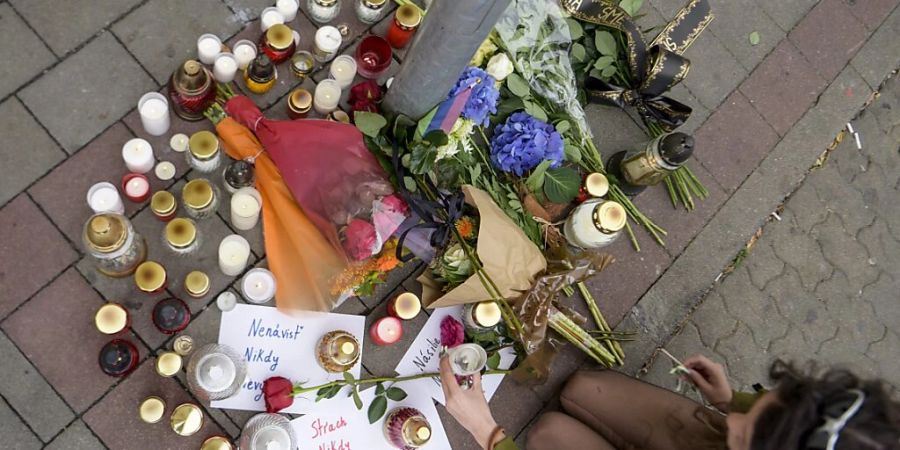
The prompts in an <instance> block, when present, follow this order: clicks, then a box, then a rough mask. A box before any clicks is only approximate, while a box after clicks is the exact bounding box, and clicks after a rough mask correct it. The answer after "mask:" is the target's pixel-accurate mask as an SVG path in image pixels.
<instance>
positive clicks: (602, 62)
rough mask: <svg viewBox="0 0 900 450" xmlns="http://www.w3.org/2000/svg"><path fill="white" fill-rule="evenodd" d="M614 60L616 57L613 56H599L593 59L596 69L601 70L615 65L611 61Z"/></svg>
mask: <svg viewBox="0 0 900 450" xmlns="http://www.w3.org/2000/svg"><path fill="white" fill-rule="evenodd" d="M614 62H616V58H615V57H613V56H601V57H599V58H597V60H596V61H594V68H595V69H597V70H603V69H605V68H607V67H615V66H613V65H612V63H614Z"/></svg>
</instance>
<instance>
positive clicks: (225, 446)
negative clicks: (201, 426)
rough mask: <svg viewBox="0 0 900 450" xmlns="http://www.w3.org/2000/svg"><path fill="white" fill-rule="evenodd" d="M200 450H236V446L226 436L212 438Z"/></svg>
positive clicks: (204, 442)
mask: <svg viewBox="0 0 900 450" xmlns="http://www.w3.org/2000/svg"><path fill="white" fill-rule="evenodd" d="M200 450H234V444H232V443H231V439H228V438H227V437H225V436H210V437H209V438H207V439H206V440H205V441H203V444H201V445H200Z"/></svg>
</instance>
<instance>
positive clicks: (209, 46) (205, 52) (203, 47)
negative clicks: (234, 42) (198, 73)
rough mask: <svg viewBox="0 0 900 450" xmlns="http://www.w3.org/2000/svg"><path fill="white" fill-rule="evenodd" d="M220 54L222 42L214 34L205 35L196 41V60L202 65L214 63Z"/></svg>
mask: <svg viewBox="0 0 900 450" xmlns="http://www.w3.org/2000/svg"><path fill="white" fill-rule="evenodd" d="M221 52H222V40H221V39H219V37H218V36H216V35H214V34H209V33H206V34H204V35H201V36H200V38H199V39H197V59H199V60H200V62H202V63H203V64H212V63H214V62H216V56H217V55H218V54H219V53H221Z"/></svg>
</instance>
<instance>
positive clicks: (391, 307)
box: [387, 292, 422, 320]
mask: <svg viewBox="0 0 900 450" xmlns="http://www.w3.org/2000/svg"><path fill="white" fill-rule="evenodd" d="M421 310H422V302H421V301H420V300H419V297H418V296H417V295H416V294H413V293H412V292H404V293H402V294H400V295H398V296H396V297H394V298H392V299H391V300H390V301H389V302H388V305H387V311H388V314H389V315H391V316H394V317H396V318H398V319H403V320H410V319H413V318H415V317H416V316H417V315H419V311H421Z"/></svg>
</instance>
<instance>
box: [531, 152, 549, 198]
mask: <svg viewBox="0 0 900 450" xmlns="http://www.w3.org/2000/svg"><path fill="white" fill-rule="evenodd" d="M550 164H553V161H551V160H549V159H545V160H543V161H541V163H540V164H538V166H537V167H535V168H534V170H533V171H531V175H528V179H526V180H525V186H528V190H530V191H531V192H540V190H541V187H543V186H544V174H546V173H547V169H549V168H550Z"/></svg>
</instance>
